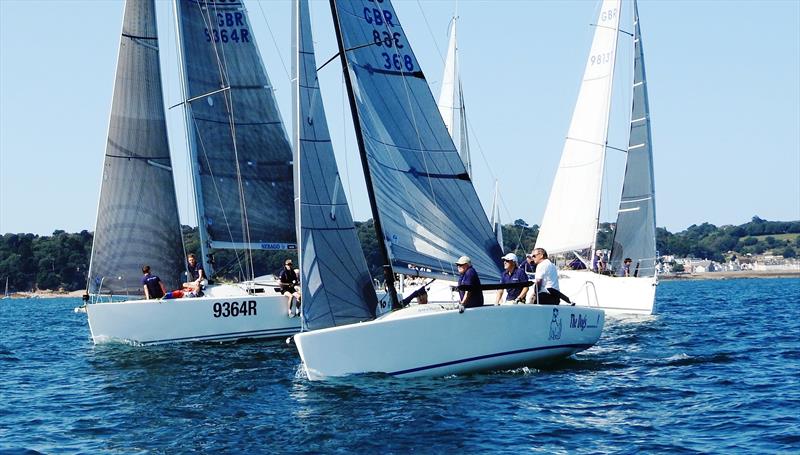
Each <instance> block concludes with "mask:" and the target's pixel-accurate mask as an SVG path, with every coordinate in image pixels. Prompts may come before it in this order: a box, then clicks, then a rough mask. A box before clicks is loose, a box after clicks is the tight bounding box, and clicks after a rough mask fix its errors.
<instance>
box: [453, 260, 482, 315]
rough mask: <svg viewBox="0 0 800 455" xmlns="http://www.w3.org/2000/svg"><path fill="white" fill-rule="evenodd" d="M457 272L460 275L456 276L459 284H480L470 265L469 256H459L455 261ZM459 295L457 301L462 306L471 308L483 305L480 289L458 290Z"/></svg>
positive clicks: (476, 273)
mask: <svg viewBox="0 0 800 455" xmlns="http://www.w3.org/2000/svg"><path fill="white" fill-rule="evenodd" d="M456 266H457V267H458V273H460V274H461V276H460V277H459V278H458V285H459V286H480V285H481V279H480V278H479V277H478V272H476V271H475V268H473V267H472V260H471V259H470V258H469V256H461V257H460V258H458V261H456ZM458 295H459V297H460V300H459V303H460V304H461V306H463V307H464V308H473V307H479V306H483V292H482V291H481V290H480V289H475V290H469V291H461V290H459V291H458Z"/></svg>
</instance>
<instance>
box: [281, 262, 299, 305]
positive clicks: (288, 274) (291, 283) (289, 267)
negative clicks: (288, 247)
mask: <svg viewBox="0 0 800 455" xmlns="http://www.w3.org/2000/svg"><path fill="white" fill-rule="evenodd" d="M293 267H294V265H293V264H292V260H291V259H287V260H286V261H284V263H283V270H281V276H280V282H281V294H283V295H284V296H286V298H287V299H288V308H287V309H288V314H289V317H290V318H292V317H295V316H300V291H298V290H297V286H298V285H299V284H300V280H298V279H297V273H295V271H294V268H293ZM292 301H296V302H297V303H296V304H295V307H294V311H292Z"/></svg>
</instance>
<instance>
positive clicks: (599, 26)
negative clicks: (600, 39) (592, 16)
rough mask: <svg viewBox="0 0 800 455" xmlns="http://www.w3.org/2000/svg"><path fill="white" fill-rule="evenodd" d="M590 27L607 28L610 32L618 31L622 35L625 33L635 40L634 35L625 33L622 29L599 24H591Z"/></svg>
mask: <svg viewBox="0 0 800 455" xmlns="http://www.w3.org/2000/svg"><path fill="white" fill-rule="evenodd" d="M589 26H590V27H598V28H607V29H609V30H614V31H617V32H620V33H624V34H626V35H628V36H630V37H631V38H633V33H631V32H628V31H625V30H623V29H621V28H614V27H609V26H608V25H599V24H589Z"/></svg>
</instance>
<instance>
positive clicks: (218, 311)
mask: <svg viewBox="0 0 800 455" xmlns="http://www.w3.org/2000/svg"><path fill="white" fill-rule="evenodd" d="M213 308H214V317H215V318H227V317H236V316H255V315H256V301H255V300H242V301H241V302H214V307H213Z"/></svg>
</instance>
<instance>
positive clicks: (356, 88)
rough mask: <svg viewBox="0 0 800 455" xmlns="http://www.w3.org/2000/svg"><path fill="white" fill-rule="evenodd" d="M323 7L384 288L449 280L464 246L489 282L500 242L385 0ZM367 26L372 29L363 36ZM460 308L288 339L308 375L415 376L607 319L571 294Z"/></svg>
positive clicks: (578, 346)
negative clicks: (406, 278)
mask: <svg viewBox="0 0 800 455" xmlns="http://www.w3.org/2000/svg"><path fill="white" fill-rule="evenodd" d="M296 5H297V6H296V8H297V11H298V13H299V14H297V18H298V19H297V20H298V29H299V30H305V32H304V33H298V36H301V37H305V38H304V40H305V43H306V44H305V45H301V46H298V49H299V52H301V54H303V55H308V54H309V53H311V52H313V49H312V46H311V44H310V43H311V38H310V36H311V34H310V29H309V28H308V27H309V24H308V13H307V4H306V1H305V0H297V3H296ZM331 10H332V14H333V18H334V26H335V28H336V35H337V41H338V44H339V51H340V57H341V60H342V65H343V66H344V74H345V81H346V85H347V89H348V96H349V100H350V107H351V113H352V115H353V122H354V126H355V128H356V137H357V140H358V144H359V150H360V152H361V157H362V165H363V167H364V173H365V179H366V180H367V189H368V192H369V197H370V205H371V208H372V213H373V220H374V222H375V226H376V231H377V235H378V238H379V239H380V241H379V244H380V247H381V250H382V254H383V257H384V260H385V265H384V271H385V278H386V282H387V289H388V293H389V296H390V298H391V299H392V301H394V302H396V301H397V296H396V294H395V293H394V284H393V281H394V274H395V273H403V274H409V275H416V276H420V277H425V278H437V279H439V280H450V281H455V279H456V277H457V274H456V271H455V266H454V265H453V264H454V262H455V260H456V258H458V257H459V256H461V255H468V256H470V257H471V258H472V264H473V266H474V267H475V268H476V270H477V272H478V273H479V274H480V278H481V281H482V283H497V282H498V281H499V277H500V273H501V272H500V268H499V262H500V256H501V250H500V246H499V245H498V244H497V242H496V240H495V237H494V233H493V232H492V230H491V227H490V225H489V221H488V219H487V218H486V214H485V213H484V211H483V208H482V207H481V204H480V201H479V200H478V197H477V194H476V193H475V189H474V187H473V186H472V183H471V181H470V178H469V176H468V174H467V172H466V167H465V165H464V162H463V161H462V160H461V157H460V156H459V154H458V152H457V150H456V147H455V145H454V144H453V141H452V139H451V138H450V136H449V134H448V131H447V128H446V127H445V125H444V122H443V121H442V117H441V115H440V113H439V111H438V109H437V107H436V102H435V100H434V98H433V95H432V93H431V91H430V88H429V86H428V84H427V82H426V80H425V76H424V74H423V73H422V71H421V69H420V67H419V63H418V61H417V59H416V57H415V55H414V53H413V51H412V50H411V45H410V43H409V42H408V40H407V38H406V35H405V32H404V30H403V27H402V26H401V25H400V24H401V22H400V20H399V18H398V17H397V13H396V11H395V10H394V8H393V6H392V4H391V2H390V1H389V0H384V1H382V2H368V1H359V0H333V1H331ZM365 36H366V37H373V38H374V40H372V41H371V42H370V43H369V44H367V45H365V43H364V37H365ZM300 61H301V62H302V61H303V60H302V59H300ZM312 62H313V61H312ZM311 64H313V63H309V62H306V65H311ZM311 68H313V66H312V67H308V69H307V70H306V71H311ZM301 74H302V73H301ZM309 256H310V253H309V254H307V252H306V251H305V250H304V252H303V258H304V260H308V258H309ZM320 263H321V264H323V265H324V264H325V262H323V260H322V258H320ZM331 278H333V279H335V278H337V277H331ZM302 281H308V278H307V277H303V279H302ZM341 285H343V286H350V287H352V288H356V287H357V286H355V284H354V283H352V282H350V281H349V280H348V281H346V282H345V281H343V282H342V283H341ZM489 287H491V286H485V288H489ZM495 289H496V288H495ZM306 298H307V299H308V298H309V297H308V296H306ZM368 302H371V299H370V300H369V301H364V300H363V299H359V298H352V299H351V298H349V297H348V298H347V299H343V300H341V301H340V302H339V304H340V305H351V306H353V307H358V306H361V307H367V308H368V306H369V304H368ZM308 303H309V302H308V300H307V301H306V303H305V304H304V309H303V311H304V318H306V317H307V314H306V311H307V310H308V308H310V307H313V303H312V304H311V305H309V306H308V307H306V305H308ZM459 310H463V308H459V305H458V303H457V302H453V303H448V304H428V305H414V306H408V307H405V308H403V309H400V310H397V311H393V312H391V313H389V314H385V315H382V316H379V317H377V318H376V319H373V320H369V321H366V322H360V323H350V322H352V321H346V322H344V323H341V324H340V323H339V322H338V321H335V320H334V321H330V323H329V324H327V327H321V326H320V327H318V328H317V329H316V330H311V331H306V332H302V333H300V334H298V335H295V336H294V337H293V340H294V341H295V343H296V345H297V349H298V351H299V353H300V356H301V358H302V359H303V365H304V369H305V372H306V374H307V376H308V377H309V379H312V380H317V379H324V378H328V377H333V376H344V375H349V374H358V373H368V372H379V373H386V374H390V375H395V376H403V377H411V376H426V375H447V374H458V373H467V372H474V371H483V370H490V369H497V368H512V367H516V366H520V365H531V364H537V363H544V362H549V361H552V360H553V359H557V358H561V357H565V356H569V355H571V354H573V353H575V352H579V351H582V350H584V349H587V348H589V347H591V346H592V345H594V344H595V343H596V342H597V340H598V338H599V337H600V333H601V331H602V328H603V324H604V313H603V311H602V310H597V309H592V308H581V307H573V306H567V307H565V306H540V305H501V306H483V307H476V308H467V309H466V310H463V311H459ZM386 346H395V347H397V346H402V348H401V349H388V350H387V349H386Z"/></svg>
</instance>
